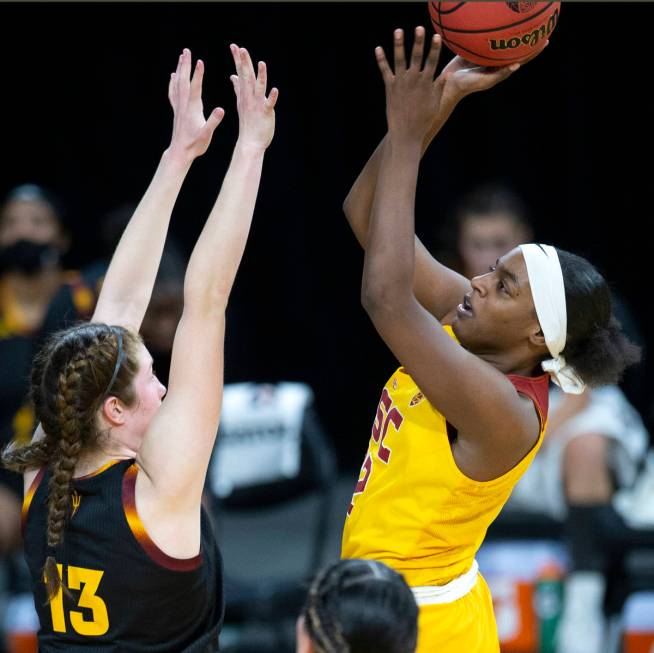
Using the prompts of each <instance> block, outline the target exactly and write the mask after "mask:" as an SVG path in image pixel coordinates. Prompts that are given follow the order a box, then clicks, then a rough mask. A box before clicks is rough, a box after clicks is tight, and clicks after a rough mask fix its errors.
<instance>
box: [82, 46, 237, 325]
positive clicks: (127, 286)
mask: <svg viewBox="0 0 654 653" xmlns="http://www.w3.org/2000/svg"><path fill="white" fill-rule="evenodd" d="M203 76H204V64H203V63H202V61H200V60H199V61H198V62H197V64H196V66H195V72H194V74H193V77H192V79H191V52H190V51H189V50H188V49H185V50H184V52H183V53H182V55H181V56H180V58H179V61H178V65H177V70H176V72H174V73H173V74H172V75H171V77H170V84H169V88H168V97H169V99H170V103H171V105H172V107H173V112H174V119H173V134H172V138H171V142H170V146H169V147H168V149H167V150H166V151H165V152H164V153H163V156H162V157H161V161H160V163H159V166H158V168H157V170H156V172H155V174H154V177H153V179H152V182H151V183H150V186H149V187H148V189H147V190H146V192H145V195H144V196H143V198H142V199H141V201H140V203H139V205H138V207H137V208H136V211H135V212H134V215H133V216H132V218H131V219H130V221H129V223H128V225H127V227H126V228H125V231H124V233H123V235H122V237H121V239H120V242H119V243H118V246H117V247H116V251H115V252H114V255H113V257H112V259H111V263H110V265H109V268H108V270H107V274H106V275H105V278H104V282H103V284H102V289H101V291H100V296H99V297H98V302H97V305H96V308H95V312H94V313H93V317H92V318H91V321H92V322H105V323H107V324H111V325H120V326H124V327H126V328H129V329H132V330H134V331H138V330H139V329H140V327H141V322H142V321H143V316H144V315H145V311H146V309H147V307H148V304H149V302H150V297H151V295H152V289H153V287H154V281H155V277H156V276H157V270H158V269H159V263H160V261H161V254H162V252H163V247H164V243H165V241H166V234H167V232H168V224H169V222H170V216H171V214H172V211H173V207H174V205H175V201H176V200H177V196H178V194H179V191H180V189H181V187H182V183H183V182H184V179H185V177H186V174H187V173H188V171H189V169H190V167H191V164H192V163H193V160H194V159H195V158H197V157H198V156H201V155H202V154H204V153H205V152H206V150H207V148H208V147H209V144H210V142H211V137H212V136H213V132H214V130H215V129H216V127H217V126H218V125H219V124H220V121H221V120H222V118H223V115H224V111H223V110H222V109H221V108H216V109H214V110H213V111H212V112H211V114H210V115H209V118H208V119H206V120H205V118H204V112H203V108H202V79H203Z"/></svg>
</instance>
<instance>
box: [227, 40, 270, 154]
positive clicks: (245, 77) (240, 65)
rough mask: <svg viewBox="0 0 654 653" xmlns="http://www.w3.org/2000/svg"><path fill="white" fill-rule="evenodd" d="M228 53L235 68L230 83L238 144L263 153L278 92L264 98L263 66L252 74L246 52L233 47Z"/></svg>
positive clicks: (266, 76) (265, 81)
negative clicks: (234, 98) (232, 89)
mask: <svg viewBox="0 0 654 653" xmlns="http://www.w3.org/2000/svg"><path fill="white" fill-rule="evenodd" d="M230 50H231V52H232V57H233V58H234V65H235V66H236V75H232V76H231V77H230V79H231V80H232V83H233V84H234V92H235V93H236V108H237V109H238V125H239V127H238V140H239V141H240V142H241V143H242V144H247V145H251V146H254V147H261V148H264V149H265V148H267V147H268V146H269V145H270V142H271V141H272V138H273V134H274V133H275V103H276V102H277V98H278V96H279V91H278V90H277V89H276V88H272V89H271V91H270V93H269V94H268V97H266V84H267V81H268V73H267V69H266V64H265V63H264V62H263V61H260V62H259V64H258V66H257V72H256V73H255V72H254V67H253V65H252V59H251V58H250V55H249V54H248V51H247V50H246V49H245V48H239V47H238V46H237V45H235V44H232V45H230Z"/></svg>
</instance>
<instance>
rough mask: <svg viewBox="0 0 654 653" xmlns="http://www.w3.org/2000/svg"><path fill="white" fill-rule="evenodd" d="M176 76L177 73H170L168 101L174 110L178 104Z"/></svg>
mask: <svg viewBox="0 0 654 653" xmlns="http://www.w3.org/2000/svg"><path fill="white" fill-rule="evenodd" d="M176 77H177V76H176V75H175V73H170V81H169V82H168V101H169V102H170V106H171V107H172V108H173V110H175V108H176V106H177V90H176V85H177V82H176Z"/></svg>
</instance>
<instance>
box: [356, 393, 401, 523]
mask: <svg viewBox="0 0 654 653" xmlns="http://www.w3.org/2000/svg"><path fill="white" fill-rule="evenodd" d="M403 421H404V417H402V413H400V411H399V410H398V409H397V407H396V406H393V400H392V399H391V396H390V395H389V394H388V390H386V388H384V390H383V391H382V396H381V399H380V400H379V406H377V414H376V415H375V421H374V422H373V424H372V433H371V437H372V439H373V440H374V441H375V442H377V443H379V448H378V449H377V458H379V460H381V461H382V462H383V463H386V464H388V461H389V460H390V459H391V453H392V452H391V449H390V448H389V447H387V446H386V445H385V444H384V439H385V438H386V433H387V431H388V427H389V426H390V425H391V424H392V425H393V426H394V427H395V430H396V431H399V430H400V426H402V422H403ZM372 462H373V460H372V456H371V455H370V453H369V454H368V455H367V456H366V459H365V461H364V462H363V467H362V468H361V474H363V476H361V478H359V480H358V482H357V484H356V487H355V488H354V495H353V496H352V501H351V502H350V507H349V508H348V509H347V514H348V515H349V514H350V513H351V512H352V508H354V497H355V496H356V495H357V494H361V493H362V492H363V491H364V490H365V489H366V485H368V481H369V480H370V475H371V474H372Z"/></svg>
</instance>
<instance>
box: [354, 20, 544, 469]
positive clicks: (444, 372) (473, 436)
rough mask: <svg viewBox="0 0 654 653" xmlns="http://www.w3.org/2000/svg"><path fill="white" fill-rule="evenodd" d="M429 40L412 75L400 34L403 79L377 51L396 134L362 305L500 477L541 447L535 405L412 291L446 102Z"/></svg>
mask: <svg viewBox="0 0 654 653" xmlns="http://www.w3.org/2000/svg"><path fill="white" fill-rule="evenodd" d="M423 35H424V31H423V30H422V28H418V30H417V31H416V41H415V43H414V48H413V52H412V55H411V62H410V65H409V67H408V69H407V67H406V63H405V58H404V41H403V35H402V32H401V30H397V31H396V33H395V67H394V72H393V71H392V70H391V69H390V67H389V65H388V62H387V61H386V58H385V56H384V53H383V50H382V49H381V48H378V49H377V51H376V54H377V59H378V63H379V67H380V70H381V72H382V76H383V78H384V85H385V88H386V113H387V119H388V128H389V134H388V140H387V143H386V146H385V147H384V151H383V155H382V157H381V160H380V165H379V173H378V181H377V185H376V189H375V195H374V200H373V206H372V213H371V218H370V229H369V233H368V243H367V248H366V254H365V263H364V272H363V283H362V302H363V305H364V307H365V308H366V310H367V312H368V314H369V315H370V318H371V319H372V321H373V323H374V325H375V328H376V329H377V331H378V333H379V334H380V335H381V337H382V338H383V340H384V342H385V343H386V344H387V345H388V346H389V348H390V349H391V350H392V351H393V353H394V354H395V355H396V357H397V358H398V360H399V361H400V363H401V364H402V365H403V366H404V367H405V368H406V369H407V371H408V372H409V373H410V374H411V376H412V377H413V379H414V380H415V382H416V383H417V384H418V386H419V387H420V389H421V390H422V391H423V392H424V394H425V395H426V396H427V398H428V399H429V400H430V402H431V403H432V404H433V405H434V406H436V407H437V408H438V410H439V411H440V412H441V413H442V414H443V415H445V417H446V418H447V420H448V421H449V422H450V423H451V424H453V425H454V426H455V427H456V428H457V429H458V430H459V435H460V439H461V440H462V443H461V444H462V445H463V444H465V445H466V446H467V445H469V447H470V448H472V449H474V452H475V454H474V455H473V456H472V458H474V459H475V460H477V461H478V460H482V461H483V466H482V467H483V469H484V470H485V472H488V473H490V477H491V478H493V477H495V476H497V475H499V474H501V473H502V472H503V471H506V470H507V469H509V468H510V467H512V466H513V465H514V464H515V463H516V462H517V461H518V460H519V459H520V458H521V457H522V456H524V455H525V454H526V453H527V451H528V450H529V449H530V448H531V446H533V444H534V443H535V438H536V436H537V435H538V420H537V417H536V413H535V412H534V410H533V405H531V402H526V401H523V400H522V399H520V397H519V396H518V394H517V393H516V392H515V390H514V388H513V386H512V385H511V383H510V382H509V381H508V380H507V379H506V377H505V376H504V375H503V374H501V373H500V372H499V371H498V370H497V369H495V368H494V367H492V366H491V365H489V364H488V363H486V362H484V361H482V360H481V359H479V358H478V357H477V356H475V355H473V354H471V353H469V352H467V351H466V350H465V349H464V348H463V347H460V346H459V345H457V344H456V343H455V342H454V341H453V340H452V339H451V338H450V337H449V336H448V335H447V334H446V333H445V332H444V330H443V329H442V328H440V327H441V325H440V324H439V322H438V321H437V320H436V319H434V317H433V316H432V315H430V314H429V313H428V312H427V311H426V310H425V308H423V306H421V305H420V303H419V302H418V301H417V299H416V296H415V294H414V291H413V280H414V266H415V264H414V252H415V246H414V203H415V191H416V182H417V177H418V167H419V162H420V156H421V148H422V143H423V141H424V137H425V134H426V133H427V131H428V129H429V127H430V123H431V116H433V115H434V113H435V112H436V111H437V110H438V106H439V102H440V95H439V89H438V84H439V81H438V80H437V81H436V82H434V81H433V78H434V77H433V76H434V71H435V69H436V64H437V61H438V54H439V49H440V42H439V37H435V38H434V40H433V42H432V47H431V49H430V53H429V56H428V58H427V62H426V63H425V66H424V69H421V63H422V53H423ZM462 299H463V297H460V298H459V302H461V301H462ZM528 404H529V405H528ZM482 480H485V479H482Z"/></svg>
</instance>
